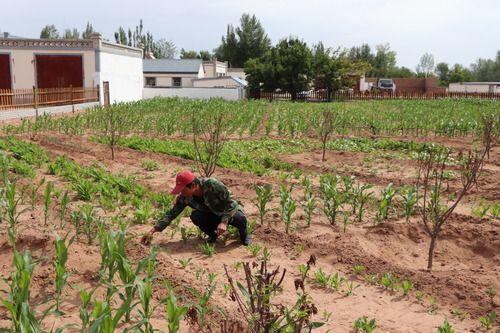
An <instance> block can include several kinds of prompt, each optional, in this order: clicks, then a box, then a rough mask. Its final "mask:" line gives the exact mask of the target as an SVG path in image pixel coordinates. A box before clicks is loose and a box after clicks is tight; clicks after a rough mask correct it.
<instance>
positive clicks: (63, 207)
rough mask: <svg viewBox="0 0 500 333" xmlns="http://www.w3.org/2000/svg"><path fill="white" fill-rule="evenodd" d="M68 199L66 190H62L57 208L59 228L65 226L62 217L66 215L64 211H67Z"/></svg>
mask: <svg viewBox="0 0 500 333" xmlns="http://www.w3.org/2000/svg"><path fill="white" fill-rule="evenodd" d="M69 201H70V199H69V195H68V191H64V193H63V195H62V197H61V207H60V210H59V228H64V227H65V226H66V223H64V219H65V217H66V212H67V211H68V204H69Z"/></svg>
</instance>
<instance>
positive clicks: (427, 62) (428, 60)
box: [417, 53, 434, 77]
mask: <svg viewBox="0 0 500 333" xmlns="http://www.w3.org/2000/svg"><path fill="white" fill-rule="evenodd" d="M433 73H434V56H433V55H432V54H430V53H424V54H423V55H422V57H420V62H419V63H418V66H417V74H418V76H423V77H429V76H431V75H432V74H433Z"/></svg>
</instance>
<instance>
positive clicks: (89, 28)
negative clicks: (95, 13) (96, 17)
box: [82, 22, 95, 39]
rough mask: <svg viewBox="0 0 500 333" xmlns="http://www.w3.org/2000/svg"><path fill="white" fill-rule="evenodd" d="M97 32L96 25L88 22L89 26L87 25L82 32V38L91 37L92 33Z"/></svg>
mask: <svg viewBox="0 0 500 333" xmlns="http://www.w3.org/2000/svg"><path fill="white" fill-rule="evenodd" d="M94 32H95V30H94V27H93V26H92V24H91V23H90V22H87V26H86V27H85V30H84V31H83V32H82V38H83V39H90V37H91V36H92V34H93V33H94Z"/></svg>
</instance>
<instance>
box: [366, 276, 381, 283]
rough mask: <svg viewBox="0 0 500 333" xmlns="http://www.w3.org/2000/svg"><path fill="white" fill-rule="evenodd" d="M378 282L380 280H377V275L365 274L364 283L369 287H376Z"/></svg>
mask: <svg viewBox="0 0 500 333" xmlns="http://www.w3.org/2000/svg"><path fill="white" fill-rule="evenodd" d="M379 280H380V279H379V276H378V274H366V275H365V281H366V282H368V283H369V284H371V285H376V284H377V283H378V281H379Z"/></svg>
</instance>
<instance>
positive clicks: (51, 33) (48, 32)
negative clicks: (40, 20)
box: [40, 24, 59, 39]
mask: <svg viewBox="0 0 500 333" xmlns="http://www.w3.org/2000/svg"><path fill="white" fill-rule="evenodd" d="M40 38H47V39H57V38H59V32H58V31H57V29H56V26H55V25H53V24H50V25H49V24H47V25H46V26H45V27H43V28H42V31H41V32H40Z"/></svg>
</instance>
